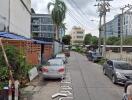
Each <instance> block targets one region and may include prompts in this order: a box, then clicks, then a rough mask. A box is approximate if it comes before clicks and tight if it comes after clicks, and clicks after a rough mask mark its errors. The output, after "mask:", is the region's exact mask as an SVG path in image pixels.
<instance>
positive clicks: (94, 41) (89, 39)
mask: <svg viewBox="0 0 132 100" xmlns="http://www.w3.org/2000/svg"><path fill="white" fill-rule="evenodd" d="M84 44H85V45H98V38H97V37H96V36H92V35H91V34H90V33H89V34H86V35H85V38H84Z"/></svg>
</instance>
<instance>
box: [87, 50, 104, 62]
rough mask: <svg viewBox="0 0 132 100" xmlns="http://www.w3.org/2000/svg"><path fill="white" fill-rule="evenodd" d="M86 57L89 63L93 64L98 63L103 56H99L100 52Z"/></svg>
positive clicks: (88, 54)
mask: <svg viewBox="0 0 132 100" xmlns="http://www.w3.org/2000/svg"><path fill="white" fill-rule="evenodd" d="M86 56H87V58H88V59H89V61H93V62H97V61H99V60H101V58H102V56H101V54H99V53H98V52H88V53H87V54H86Z"/></svg>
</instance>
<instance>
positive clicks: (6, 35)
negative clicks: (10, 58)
mask: <svg viewBox="0 0 132 100" xmlns="http://www.w3.org/2000/svg"><path fill="white" fill-rule="evenodd" d="M0 37H3V38H7V39H15V40H29V41H33V42H34V43H36V44H51V42H45V41H40V40H36V39H30V38H26V37H24V36H20V35H17V34H13V33H9V32H0Z"/></svg>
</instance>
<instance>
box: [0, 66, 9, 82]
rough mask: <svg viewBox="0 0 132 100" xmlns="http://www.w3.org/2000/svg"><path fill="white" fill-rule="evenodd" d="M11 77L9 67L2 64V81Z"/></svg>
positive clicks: (0, 74) (0, 78)
mask: <svg viewBox="0 0 132 100" xmlns="http://www.w3.org/2000/svg"><path fill="white" fill-rule="evenodd" d="M8 77H9V72H8V67H5V66H1V67H0V82H1V81H6V80H7V79H8Z"/></svg>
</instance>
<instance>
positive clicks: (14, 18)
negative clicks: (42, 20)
mask: <svg viewBox="0 0 132 100" xmlns="http://www.w3.org/2000/svg"><path fill="white" fill-rule="evenodd" d="M30 27H31V0H1V1H0V31H7V32H11V33H14V34H18V35H21V36H25V37H30V35H31V34H30V33H31V29H30Z"/></svg>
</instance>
